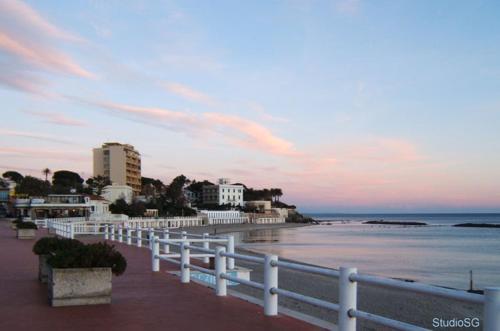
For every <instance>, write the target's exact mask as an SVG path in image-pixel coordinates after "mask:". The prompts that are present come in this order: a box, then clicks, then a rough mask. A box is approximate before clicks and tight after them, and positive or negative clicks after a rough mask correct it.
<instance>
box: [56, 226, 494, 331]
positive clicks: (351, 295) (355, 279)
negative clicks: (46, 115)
mask: <svg viewBox="0 0 500 331" xmlns="http://www.w3.org/2000/svg"><path fill="white" fill-rule="evenodd" d="M115 225H116V224H111V225H108V224H103V225H99V228H101V227H102V228H103V230H104V234H105V238H106V239H108V238H110V239H111V240H115V234H116V233H117V234H118V240H119V241H120V242H122V241H123V237H124V236H125V240H126V241H127V243H128V244H131V240H132V239H136V243H137V246H138V247H141V244H142V241H145V242H148V243H149V247H150V249H151V253H152V254H151V257H152V269H153V271H159V268H160V265H159V261H160V260H165V261H169V262H172V263H176V264H180V268H181V281H182V282H183V283H189V281H190V269H193V270H196V271H199V272H201V273H205V274H209V275H212V276H215V280H216V282H215V283H216V286H215V290H216V294H217V295H219V296H224V295H226V293H227V291H226V286H227V282H226V281H231V282H235V283H239V284H242V285H246V286H251V287H254V288H257V289H261V290H264V313H265V315H267V316H274V315H276V314H277V313H278V308H277V307H278V301H277V296H278V295H283V296H284V297H288V298H291V299H294V300H298V301H301V302H304V303H308V304H312V305H316V306H318V307H323V308H326V309H331V310H333V311H337V312H338V314H339V330H340V331H355V329H356V319H363V320H367V321H371V322H374V323H377V324H379V325H384V326H388V327H391V328H394V329H398V330H411V331H421V330H426V329H425V328H422V327H419V326H416V325H412V324H409V323H406V322H402V321H397V320H394V319H391V318H387V317H384V316H380V315H377V314H373V313H369V312H365V311H361V310H358V309H357V302H356V301H357V284H358V283H364V284H369V285H375V286H382V287H389V288H395V289H399V290H405V291H412V292H417V293H423V294H428V295H433V296H438V297H443V298H447V299H452V300H458V301H465V302H469V303H475V304H482V305H484V309H483V310H484V312H485V313H484V330H485V331H497V326H499V325H500V288H497V289H486V291H485V295H480V294H474V293H468V292H464V291H459V290H454V289H447V288H442V287H437V286H432V285H427V284H421V283H415V282H407V281H404V280H397V279H392V278H384V277H380V276H374V275H368V274H362V273H358V272H357V269H355V268H343V267H341V268H340V270H335V269H330V268H325V267H317V266H311V265H307V264H302V263H296V262H290V261H280V260H279V259H278V256H276V255H265V256H264V257H259V256H253V255H245V254H239V253H235V252H234V237H232V236H226V237H225V238H220V237H216V236H212V235H209V234H208V233H205V234H203V235H199V234H196V235H192V234H191V235H190V234H188V233H186V232H185V231H182V232H179V231H170V230H169V229H163V230H161V231H160V230H155V229H150V228H148V229H141V228H140V227H137V228H125V227H123V226H115ZM50 226H55V227H56V228H58V229H59V228H60V229H61V231H65V232H68V231H70V232H71V231H74V230H72V229H73V228H74V226H75V223H58V222H50ZM124 230H127V231H125V235H124ZM142 230H144V232H146V233H148V237H147V238H142ZM134 231H135V232H136V233H137V235H135V236H132V233H133V232H134ZM158 232H160V233H162V235H163V236H164V238H159V237H158V236H157V235H156V233H158ZM171 234H172V235H181V238H170V235H171ZM200 243H201V244H203V246H197V245H194V244H200ZM210 243H215V244H223V245H224V246H226V247H227V251H226V247H224V246H216V247H215V249H210V247H209V244H210ZM160 244H161V245H164V251H165V254H160V251H159V249H160V248H159V247H160ZM171 245H174V246H180V251H179V253H169V252H170V249H169V246H171ZM190 250H194V251H199V252H202V253H204V254H191V253H190ZM212 256H213V257H214V259H215V270H210V269H207V268H204V267H201V266H197V265H194V264H191V263H190V259H191V258H202V259H204V262H208V257H212ZM175 258H180V261H179V260H176V259H175ZM235 259H236V260H244V261H248V262H253V263H263V264H264V282H263V283H258V282H255V281H251V280H248V279H243V278H239V277H237V276H235V275H232V274H230V273H228V272H227V270H233V269H234V260H235ZM226 260H227V261H226ZM229 261H231V263H230V262H229ZM278 267H282V268H287V269H292V270H297V271H302V272H306V273H314V274H319V275H324V276H328V277H334V278H337V279H338V280H339V303H332V302H329V301H325V300H322V299H318V298H313V297H310V296H307V295H304V294H300V293H296V292H293V291H289V290H285V289H281V288H279V287H278V272H277V271H278Z"/></svg>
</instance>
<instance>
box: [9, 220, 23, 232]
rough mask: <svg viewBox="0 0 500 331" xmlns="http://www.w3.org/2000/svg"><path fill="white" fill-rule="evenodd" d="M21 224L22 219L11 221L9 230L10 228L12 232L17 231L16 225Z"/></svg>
mask: <svg viewBox="0 0 500 331" xmlns="http://www.w3.org/2000/svg"><path fill="white" fill-rule="evenodd" d="M22 222H23V220H22V219H19V218H17V219H15V220H14V221H12V222H11V228H12V229H13V230H15V229H17V225H18V224H19V223H22Z"/></svg>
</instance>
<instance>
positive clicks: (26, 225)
mask: <svg viewBox="0 0 500 331" xmlns="http://www.w3.org/2000/svg"><path fill="white" fill-rule="evenodd" d="M17 228H18V229H33V230H36V229H38V227H37V226H36V224H35V223H33V222H20V223H17Z"/></svg>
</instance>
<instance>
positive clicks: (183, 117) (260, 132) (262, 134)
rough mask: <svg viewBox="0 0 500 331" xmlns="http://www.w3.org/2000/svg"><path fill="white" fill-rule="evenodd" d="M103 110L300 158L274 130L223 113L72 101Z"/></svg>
mask: <svg viewBox="0 0 500 331" xmlns="http://www.w3.org/2000/svg"><path fill="white" fill-rule="evenodd" d="M72 99H74V100H78V101H80V102H84V103H86V104H91V105H94V106H97V107H99V108H104V109H108V110H111V111H112V112H113V113H115V114H128V115H132V116H134V117H135V118H139V119H140V120H141V121H147V123H148V124H151V125H155V126H161V127H164V128H167V129H169V130H173V131H183V132H185V133H188V134H191V135H199V134H201V133H203V134H204V135H203V137H204V138H205V139H206V137H207V135H214V134H217V135H220V136H223V137H224V138H225V139H226V140H227V141H229V143H231V144H233V145H236V146H239V147H245V148H251V149H254V150H259V151H261V152H263V153H267V154H272V155H281V156H298V155H299V152H298V151H297V150H296V149H295V148H294V146H293V144H292V143H291V142H289V141H287V140H285V139H283V138H280V137H278V136H276V135H274V134H273V133H272V132H271V130H269V129H268V128H266V127H265V126H263V125H261V124H259V123H256V122H254V121H251V120H248V119H245V118H242V117H239V116H235V115H227V114H221V113H202V114H196V113H189V112H182V111H174V110H170V109H164V108H155V107H136V106H130V105H123V104H116V103H106V102H91V101H86V100H82V99H79V98H74V97H73V98H72Z"/></svg>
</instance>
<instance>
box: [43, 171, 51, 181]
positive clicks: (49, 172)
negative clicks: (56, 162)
mask: <svg viewBox="0 0 500 331" xmlns="http://www.w3.org/2000/svg"><path fill="white" fill-rule="evenodd" d="M51 173H52V171H50V169H49V168H45V169H43V170H42V174H44V175H45V181H46V182H48V177H49V175H50V174H51Z"/></svg>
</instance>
